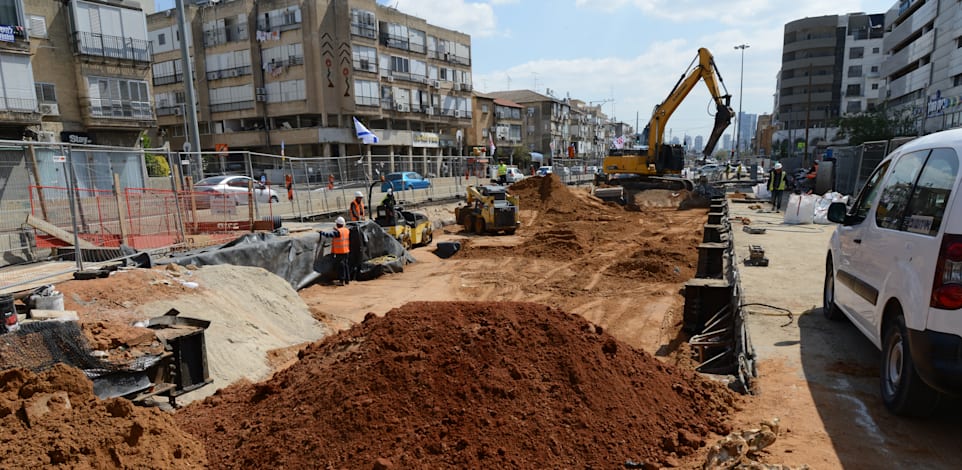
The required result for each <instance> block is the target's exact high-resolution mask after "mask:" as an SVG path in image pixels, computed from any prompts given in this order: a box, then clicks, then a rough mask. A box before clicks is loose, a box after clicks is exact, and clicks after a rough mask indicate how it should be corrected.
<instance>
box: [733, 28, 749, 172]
mask: <svg viewBox="0 0 962 470" xmlns="http://www.w3.org/2000/svg"><path fill="white" fill-rule="evenodd" d="M749 47H750V46H749V45H748V44H739V45H737V46H735V49H741V51H742V65H741V72H740V73H739V74H740V76H739V77H738V119H736V120H735V148H734V149H733V150H732V155H734V154H735V152H738V151H739V150H740V149H739V148H738V144H739V143H738V140H739V137H741V131H742V129H741V127H742V87H743V85H744V83H745V49H748V48H749Z"/></svg>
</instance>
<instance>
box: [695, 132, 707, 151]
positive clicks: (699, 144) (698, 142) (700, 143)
mask: <svg viewBox="0 0 962 470" xmlns="http://www.w3.org/2000/svg"><path fill="white" fill-rule="evenodd" d="M702 150H705V142H704V139H703V138H702V136H700V135H696V136H695V151H696V152H698V153H701V152H702Z"/></svg>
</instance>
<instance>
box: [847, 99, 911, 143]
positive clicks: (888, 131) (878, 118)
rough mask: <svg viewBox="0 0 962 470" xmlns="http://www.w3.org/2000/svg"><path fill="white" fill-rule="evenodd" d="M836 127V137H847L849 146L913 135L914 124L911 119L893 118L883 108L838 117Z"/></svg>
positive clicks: (893, 116)
mask: <svg viewBox="0 0 962 470" xmlns="http://www.w3.org/2000/svg"><path fill="white" fill-rule="evenodd" d="M836 125H837V126H838V128H839V129H838V137H839V138H846V137H847V138H848V143H849V145H861V144H863V143H865V142H871V141H875V140H889V139H891V138H893V137H896V136H902V135H914V134H915V129H914V127H915V123H914V121H913V120H912V118H911V117H908V116H895V115H894V113H890V112H888V111H886V109H884V108H878V109H876V110H874V111H868V112H864V113H859V114H855V115H851V116H844V117H840V118H838V121H836Z"/></svg>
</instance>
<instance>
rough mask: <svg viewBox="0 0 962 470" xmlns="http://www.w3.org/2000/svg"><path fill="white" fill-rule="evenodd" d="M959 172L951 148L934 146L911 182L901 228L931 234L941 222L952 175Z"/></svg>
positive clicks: (954, 175) (935, 231) (952, 183)
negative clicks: (912, 189) (912, 187)
mask: <svg viewBox="0 0 962 470" xmlns="http://www.w3.org/2000/svg"><path fill="white" fill-rule="evenodd" d="M958 173H959V157H958V156H957V155H956V154H955V151H954V150H952V149H934V150H932V155H931V156H929V160H928V161H927V162H925V168H924V169H922V174H921V175H919V181H918V183H916V184H915V189H914V192H913V194H912V198H911V199H910V200H909V204H908V209H907V210H906V211H905V217H904V220H903V228H902V230H905V231H908V232H914V233H921V234H925V235H931V236H935V235H937V234H938V233H939V228H940V227H941V226H942V216H943V215H944V214H945V206H946V204H948V201H949V195H950V194H952V186H954V185H955V177H956V175H958Z"/></svg>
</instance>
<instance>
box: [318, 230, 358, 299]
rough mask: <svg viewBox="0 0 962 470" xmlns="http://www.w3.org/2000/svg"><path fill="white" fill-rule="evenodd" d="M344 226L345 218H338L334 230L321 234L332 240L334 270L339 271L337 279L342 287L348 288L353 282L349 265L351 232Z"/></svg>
mask: <svg viewBox="0 0 962 470" xmlns="http://www.w3.org/2000/svg"><path fill="white" fill-rule="evenodd" d="M344 225H345V221H344V217H338V218H337V219H335V220H334V226H335V227H334V230H329V231H326V232H321V236H322V237H327V238H330V239H331V255H333V256H334V268H335V269H337V277H338V280H340V281H341V285H344V286H346V285H348V284H349V283H350V282H351V267H350V265H349V264H348V261H349V258H350V254H351V231H350V229H348V228H347V227H345V226H344Z"/></svg>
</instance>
